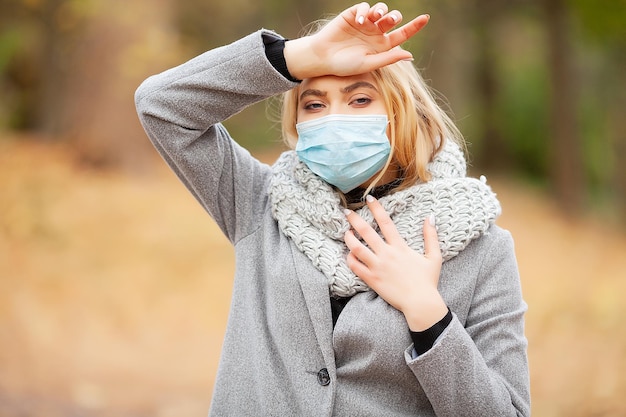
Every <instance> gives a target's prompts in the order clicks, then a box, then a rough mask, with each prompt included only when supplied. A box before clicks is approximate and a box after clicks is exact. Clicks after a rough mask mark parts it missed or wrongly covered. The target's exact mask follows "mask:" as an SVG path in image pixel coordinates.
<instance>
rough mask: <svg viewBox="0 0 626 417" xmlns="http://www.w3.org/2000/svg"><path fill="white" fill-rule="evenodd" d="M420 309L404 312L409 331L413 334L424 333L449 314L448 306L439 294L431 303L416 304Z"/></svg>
mask: <svg viewBox="0 0 626 417" xmlns="http://www.w3.org/2000/svg"><path fill="white" fill-rule="evenodd" d="M414 305H416V306H418V308H413V309H407V310H406V311H403V314H404V317H405V319H406V322H407V324H408V325H409V329H410V330H411V331H412V332H422V331H425V330H427V329H429V328H430V327H432V326H433V325H435V324H436V323H438V322H439V321H440V320H441V319H443V318H444V317H445V316H446V314H448V306H447V305H446V303H445V302H444V301H443V299H442V298H441V295H439V293H437V297H436V298H435V299H433V300H432V301H431V302H426V303H424V302H423V301H422V302H421V303H415V304H414Z"/></svg>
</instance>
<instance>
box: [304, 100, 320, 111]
mask: <svg viewBox="0 0 626 417" xmlns="http://www.w3.org/2000/svg"><path fill="white" fill-rule="evenodd" d="M302 107H303V108H304V109H305V110H319V109H322V108H324V103H321V102H319V101H309V102H307V103H304V105H303V106H302Z"/></svg>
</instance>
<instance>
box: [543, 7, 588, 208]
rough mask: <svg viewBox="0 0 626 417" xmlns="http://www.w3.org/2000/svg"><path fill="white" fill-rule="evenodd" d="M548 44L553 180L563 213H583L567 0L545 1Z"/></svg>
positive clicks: (551, 172) (551, 177) (582, 191)
mask: <svg viewBox="0 0 626 417" xmlns="http://www.w3.org/2000/svg"><path fill="white" fill-rule="evenodd" d="M542 6H543V10H544V17H545V28H546V34H547V44H548V54H549V56H548V64H549V73H550V81H551V86H552V89H551V91H550V95H549V97H550V109H551V110H550V113H551V114H550V119H551V132H550V137H551V155H550V156H551V158H550V180H551V184H552V187H553V189H554V192H555V197H556V198H557V201H558V203H559V205H560V206H561V207H562V209H563V210H564V211H565V212H566V213H568V214H575V213H576V212H579V211H580V210H581V209H582V206H583V202H584V196H585V191H586V184H585V182H584V181H585V180H584V178H585V176H584V175H583V173H584V164H583V160H582V151H581V143H580V136H579V129H578V126H577V123H576V120H577V116H576V99H577V94H576V80H575V77H574V73H573V66H572V59H573V57H572V47H571V45H570V39H571V36H572V34H571V30H570V20H569V14H568V11H569V9H568V7H567V5H566V4H565V1H564V0H542Z"/></svg>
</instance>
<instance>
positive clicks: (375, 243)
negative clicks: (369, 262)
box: [346, 210, 386, 261]
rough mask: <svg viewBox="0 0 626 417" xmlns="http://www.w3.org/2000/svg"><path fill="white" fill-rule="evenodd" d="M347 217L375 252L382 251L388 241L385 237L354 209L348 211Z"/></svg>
mask: <svg viewBox="0 0 626 417" xmlns="http://www.w3.org/2000/svg"><path fill="white" fill-rule="evenodd" d="M348 211H350V210H348ZM346 218H347V219H348V222H350V225H351V226H352V227H353V228H354V230H355V231H356V232H357V233H358V234H359V235H360V236H361V238H362V239H363V241H364V242H365V243H367V245H368V246H369V247H370V248H371V250H372V251H374V253H378V252H380V251H381V250H382V249H383V248H384V247H385V245H386V243H385V241H384V240H383V238H382V237H380V235H379V234H378V233H377V232H376V230H374V228H373V227H372V226H370V225H369V224H367V222H366V221H365V220H363V218H362V217H361V216H359V215H358V214H357V213H355V212H353V211H350V213H348V212H346ZM355 239H356V238H355ZM359 243H360V242H359ZM361 245H362V244H361ZM364 247H365V246H364ZM350 249H351V248H350ZM351 250H352V249H351ZM368 250H369V249H368ZM359 259H361V260H362V261H365V260H364V259H363V258H361V257H360V256H359Z"/></svg>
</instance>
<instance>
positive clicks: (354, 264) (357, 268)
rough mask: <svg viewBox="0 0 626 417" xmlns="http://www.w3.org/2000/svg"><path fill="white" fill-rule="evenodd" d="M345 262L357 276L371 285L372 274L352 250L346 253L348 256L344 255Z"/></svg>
mask: <svg viewBox="0 0 626 417" xmlns="http://www.w3.org/2000/svg"><path fill="white" fill-rule="evenodd" d="M346 264H347V265H348V268H350V270H351V271H352V272H354V274H355V275H356V276H357V277H359V278H361V279H362V280H363V281H365V283H366V284H367V285H369V286H370V287H372V280H373V279H374V274H373V273H372V271H370V269H369V268H368V267H367V266H366V265H365V264H363V263H362V262H361V261H359V260H358V259H357V257H356V256H355V255H354V254H353V253H352V252H350V253H348V256H347V257H346Z"/></svg>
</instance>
